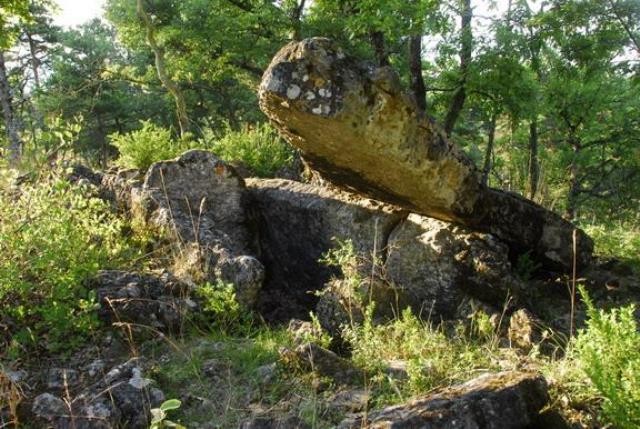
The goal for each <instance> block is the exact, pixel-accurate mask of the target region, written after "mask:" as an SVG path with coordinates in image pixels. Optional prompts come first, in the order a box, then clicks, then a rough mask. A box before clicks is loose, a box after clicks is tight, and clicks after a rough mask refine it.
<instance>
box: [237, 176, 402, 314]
mask: <svg viewBox="0 0 640 429" xmlns="http://www.w3.org/2000/svg"><path fill="white" fill-rule="evenodd" d="M247 188H248V190H249V192H250V195H251V201H252V207H253V210H254V213H255V216H256V218H257V224H258V237H259V244H260V255H259V256H260V259H261V260H262V261H263V262H264V264H265V265H266V266H267V267H268V270H267V278H266V284H265V288H264V290H263V293H262V298H261V303H260V305H259V308H260V310H261V312H262V313H263V314H265V315H266V316H267V317H268V318H269V319H272V320H273V319H275V320H287V321H288V320H290V319H291V318H294V317H297V318H306V317H308V312H309V310H311V309H313V308H314V307H315V303H316V302H317V296H315V295H314V294H313V293H314V292H317V291H320V290H322V289H323V288H324V286H325V284H326V283H327V282H328V281H329V280H330V278H331V277H332V276H336V275H338V274H339V270H338V269H336V268H335V267H330V266H327V265H326V264H322V263H320V262H319V261H320V259H322V257H323V256H324V255H325V254H326V253H327V252H328V251H329V250H330V249H333V248H335V247H336V246H337V245H338V241H340V240H351V242H352V243H353V247H354V250H355V252H356V253H357V254H358V255H360V256H361V257H362V259H363V260H362V261H361V262H362V264H361V268H362V270H363V271H368V270H369V269H368V268H367V267H370V264H367V263H366V261H367V260H368V261H371V260H372V258H373V257H374V255H375V256H376V257H381V256H382V255H383V254H384V249H385V246H386V241H385V240H386V237H388V235H389V233H390V232H391V230H392V229H393V228H394V227H395V225H397V224H398V222H400V221H401V220H402V219H403V218H404V217H405V216H406V214H405V213H404V212H403V211H401V210H398V209H397V208H395V207H393V206H390V205H387V204H383V203H380V202H377V201H374V200H370V199H366V198H361V197H358V196H356V195H353V194H351V193H348V192H344V191H340V190H337V189H329V188H326V187H324V188H323V187H318V186H312V185H307V184H303V183H299V182H293V181H288V180H283V179H249V180H247ZM336 240H338V241H336Z"/></svg>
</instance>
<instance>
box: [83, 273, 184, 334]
mask: <svg viewBox="0 0 640 429" xmlns="http://www.w3.org/2000/svg"><path fill="white" fill-rule="evenodd" d="M88 287H89V288H91V289H94V290H95V291H96V295H97V298H98V303H99V304H100V308H99V310H98V316H99V317H100V319H101V320H102V321H103V322H106V323H108V324H112V323H116V322H123V323H133V324H141V325H145V326H150V327H153V328H154V329H160V330H163V331H166V330H174V331H175V330H176V329H178V328H179V327H180V326H181V322H182V321H183V320H184V317H185V316H186V314H187V312H188V311H189V310H190V309H193V308H194V306H195V303H194V302H193V301H191V300H190V299H189V294H190V291H191V288H190V287H189V286H188V285H186V284H185V283H182V282H180V281H178V279H176V278H175V277H173V276H172V275H170V274H169V273H163V274H162V275H160V276H153V275H150V274H140V273H136V272H128V271H115V270H114V271H111V270H105V271H100V272H99V273H98V275H97V276H96V277H94V278H93V279H91V280H90V281H89V282H88Z"/></svg>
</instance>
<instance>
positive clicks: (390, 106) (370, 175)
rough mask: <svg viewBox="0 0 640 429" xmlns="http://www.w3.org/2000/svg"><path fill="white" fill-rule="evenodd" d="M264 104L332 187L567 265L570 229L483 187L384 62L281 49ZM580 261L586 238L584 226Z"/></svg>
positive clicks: (328, 48)
mask: <svg viewBox="0 0 640 429" xmlns="http://www.w3.org/2000/svg"><path fill="white" fill-rule="evenodd" d="M259 97H260V107H261V108H262V110H263V111H264V112H265V113H266V115H267V116H268V117H269V118H270V119H271V120H272V121H273V123H274V124H275V126H276V127H277V128H278V129H279V130H280V132H281V133H282V134H283V135H284V137H285V138H286V139H287V140H288V141H289V142H290V143H291V144H292V145H294V146H296V147H297V148H299V149H301V151H302V153H303V157H304V159H305V161H306V162H307V164H309V165H310V166H311V167H312V168H314V169H315V170H317V171H319V172H320V173H322V174H323V175H324V176H325V177H326V178H327V179H329V180H332V181H333V182H334V183H335V184H337V185H340V186H343V187H346V188H348V189H351V190H355V191H358V192H361V193H363V194H366V195H368V196H370V197H372V198H375V199H378V200H382V201H386V202H389V203H391V204H395V205H398V206H401V207H404V208H405V209H408V210H410V211H413V212H416V213H421V214H425V215H427V216H431V217H435V218H438V219H442V220H448V221H454V222H457V223H461V224H464V225H467V226H469V227H471V228H473V229H476V230H479V231H485V232H489V233H492V234H494V235H495V236H497V237H498V238H499V239H501V240H503V241H504V242H505V243H507V244H508V245H509V246H510V248H511V250H512V252H513V253H514V255H518V254H522V253H525V252H532V255H533V256H534V257H536V258H537V259H538V260H539V261H540V262H542V263H544V264H546V265H547V266H549V267H556V268H559V269H569V268H570V267H571V265H572V253H571V252H572V250H571V249H572V247H571V241H572V233H573V230H574V226H573V225H572V224H570V223H569V222H567V221H565V220H564V219H562V218H561V217H560V216H558V215H556V214H555V213H553V212H550V211H548V210H546V209H544V208H543V207H541V206H539V205H537V204H535V203H533V202H531V201H528V200H526V199H524V198H522V197H519V196H517V195H514V194H511V193H506V192H502V191H498V190H493V189H489V188H487V187H486V186H484V185H483V184H482V182H481V175H480V172H479V171H478V170H477V169H476V167H475V165H474V163H473V162H472V161H471V160H470V159H469V158H468V157H467V156H466V155H465V154H464V152H463V151H462V150H461V149H459V148H458V147H457V146H455V145H453V144H452V143H451V142H450V141H449V140H448V139H447V137H446V136H445V135H443V134H442V133H441V132H440V131H439V128H438V127H437V126H435V125H434V124H433V123H432V122H431V120H430V119H428V118H426V117H422V116H420V115H419V114H418V112H417V111H416V107H415V104H414V103H413V102H412V101H411V100H410V97H409V95H408V94H405V93H403V92H402V90H401V86H400V82H399V77H398V76H397V75H396V74H395V73H393V72H392V71H391V70H390V68H389V67H379V68H375V67H373V66H369V65H361V64H360V63H359V62H358V61H356V60H355V59H353V58H350V57H347V56H346V55H345V54H344V52H343V51H342V50H341V49H340V48H338V47H337V46H336V45H335V44H334V43H333V42H331V41H329V40H327V39H321V38H316V39H306V40H303V41H301V42H297V43H290V44H288V45H287V46H285V47H284V48H283V49H282V50H281V51H280V52H279V53H278V54H276V56H275V58H274V59H273V61H272V62H271V65H270V66H269V68H268V69H267V71H266V72H265V75H264V77H263V80H262V83H261V85H260V91H259ZM579 245H580V248H579V254H578V260H579V262H580V263H582V264H586V263H587V262H588V260H589V258H590V254H591V250H592V243H591V241H590V239H589V238H588V237H587V236H586V235H585V234H584V233H582V232H581V233H580V243H579Z"/></svg>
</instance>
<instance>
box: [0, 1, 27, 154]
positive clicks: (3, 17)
mask: <svg viewBox="0 0 640 429" xmlns="http://www.w3.org/2000/svg"><path fill="white" fill-rule="evenodd" d="M20 19H24V20H28V19H29V3H28V1H27V0H7V1H5V2H3V4H2V5H0V105H1V106H2V113H3V118H4V127H5V132H6V134H7V138H8V140H9V161H10V163H11V164H13V165H15V164H16V163H17V161H18V160H19V159H20V153H21V151H22V146H23V143H22V138H21V137H20V130H21V129H22V125H21V123H20V120H19V118H18V116H17V115H16V113H15V109H14V106H13V95H12V90H11V85H10V83H9V78H8V73H7V63H6V58H5V52H6V49H7V48H9V47H10V46H11V45H12V44H13V38H14V36H15V33H16V26H15V24H16V21H19V20H20Z"/></svg>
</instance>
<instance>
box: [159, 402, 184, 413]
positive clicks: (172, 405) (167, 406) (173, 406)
mask: <svg viewBox="0 0 640 429" xmlns="http://www.w3.org/2000/svg"><path fill="white" fill-rule="evenodd" d="M180 405H182V402H180V401H179V400H178V399H168V400H166V401H164V402H163V403H162V405H160V409H161V410H162V411H170V410H177V409H178V408H180Z"/></svg>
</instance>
